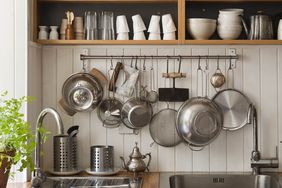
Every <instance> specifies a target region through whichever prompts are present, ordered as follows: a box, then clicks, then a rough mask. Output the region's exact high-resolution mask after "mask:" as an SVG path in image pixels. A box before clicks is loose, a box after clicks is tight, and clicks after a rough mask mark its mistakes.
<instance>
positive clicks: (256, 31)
mask: <svg viewBox="0 0 282 188" xmlns="http://www.w3.org/2000/svg"><path fill="white" fill-rule="evenodd" d="M243 26H244V29H245V32H246V34H247V36H248V39H249V40H265V39H273V25H272V18H271V17H270V16H268V15H263V11H258V12H257V15H254V16H251V17H250V29H248V26H247V24H246V23H245V22H243Z"/></svg>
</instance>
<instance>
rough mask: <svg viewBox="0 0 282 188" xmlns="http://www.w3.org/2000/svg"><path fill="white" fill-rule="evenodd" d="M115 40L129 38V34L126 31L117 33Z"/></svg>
mask: <svg viewBox="0 0 282 188" xmlns="http://www.w3.org/2000/svg"><path fill="white" fill-rule="evenodd" d="M117 40H129V35H128V33H127V32H124V33H118V34H117Z"/></svg>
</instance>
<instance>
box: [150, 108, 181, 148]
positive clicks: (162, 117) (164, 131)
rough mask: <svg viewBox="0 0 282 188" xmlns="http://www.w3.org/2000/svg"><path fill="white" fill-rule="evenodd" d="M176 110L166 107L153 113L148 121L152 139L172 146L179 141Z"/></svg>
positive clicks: (162, 144) (166, 145) (160, 143)
mask: <svg viewBox="0 0 282 188" xmlns="http://www.w3.org/2000/svg"><path fill="white" fill-rule="evenodd" d="M176 115H177V111H176V110H174V109H170V108H166V109H163V110H161V111H159V112H158V113H157V114H155V115H154V116H153V118H152V120H151V123H150V127H149V129H150V134H151V137H152V139H153V140H154V141H155V142H156V143H157V144H159V145H161V146H164V147H173V146H176V145H178V144H179V143H180V142H181V138H180V137H179V136H178V134H177V131H176Z"/></svg>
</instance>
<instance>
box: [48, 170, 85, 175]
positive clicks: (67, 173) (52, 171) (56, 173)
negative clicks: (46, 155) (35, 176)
mask: <svg viewBox="0 0 282 188" xmlns="http://www.w3.org/2000/svg"><path fill="white" fill-rule="evenodd" d="M81 171H82V170H75V171H69V172H57V171H54V169H52V170H47V172H49V173H51V174H53V175H57V176H70V175H75V174H78V173H80V172H81Z"/></svg>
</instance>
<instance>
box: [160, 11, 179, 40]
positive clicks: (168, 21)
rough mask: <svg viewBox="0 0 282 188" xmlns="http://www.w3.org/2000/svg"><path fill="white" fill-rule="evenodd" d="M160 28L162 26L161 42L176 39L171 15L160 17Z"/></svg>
mask: <svg viewBox="0 0 282 188" xmlns="http://www.w3.org/2000/svg"><path fill="white" fill-rule="evenodd" d="M162 26H163V34H164V36H163V40H175V39H176V35H175V32H176V30H177V29H176V27H175V24H174V22H173V19H172V16H171V14H165V15H163V16H162Z"/></svg>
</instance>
